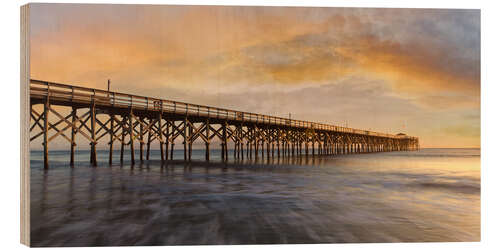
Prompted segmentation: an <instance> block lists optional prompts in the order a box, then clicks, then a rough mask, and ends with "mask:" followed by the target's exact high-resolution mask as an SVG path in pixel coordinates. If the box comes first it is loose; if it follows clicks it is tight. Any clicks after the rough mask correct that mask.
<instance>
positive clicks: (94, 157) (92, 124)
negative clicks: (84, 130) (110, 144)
mask: <svg viewBox="0 0 500 250" xmlns="http://www.w3.org/2000/svg"><path fill="white" fill-rule="evenodd" d="M95 116H96V113H95V102H94V100H92V102H91V104H90V129H91V133H90V134H91V138H92V141H91V142H90V163H91V164H92V166H94V167H96V166H97V150H96V144H97V142H96V140H95V130H96V121H95V119H96V117H95Z"/></svg>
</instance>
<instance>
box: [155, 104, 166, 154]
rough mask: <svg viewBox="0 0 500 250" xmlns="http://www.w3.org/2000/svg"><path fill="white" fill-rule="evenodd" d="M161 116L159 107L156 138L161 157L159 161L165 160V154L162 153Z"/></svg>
mask: <svg viewBox="0 0 500 250" xmlns="http://www.w3.org/2000/svg"><path fill="white" fill-rule="evenodd" d="M162 120H163V118H162V110H161V109H160V112H158V133H157V134H158V140H159V141H160V158H161V161H162V162H163V161H165V155H164V154H163V137H162V134H163V132H162V131H161V130H162V126H161V122H162Z"/></svg>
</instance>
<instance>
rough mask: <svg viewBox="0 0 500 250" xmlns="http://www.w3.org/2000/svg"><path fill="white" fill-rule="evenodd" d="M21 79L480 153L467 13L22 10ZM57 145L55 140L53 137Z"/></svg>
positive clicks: (473, 38)
mask: <svg viewBox="0 0 500 250" xmlns="http://www.w3.org/2000/svg"><path fill="white" fill-rule="evenodd" d="M30 15H31V16H30V18H31V19H30V22H31V27H30V28H31V30H30V32H31V34H30V36H31V37H30V39H31V48H30V53H31V62H30V63H31V69H30V70H31V78H32V79H39V80H46V81H53V82H61V83H69V84H73V85H78V86H86V87H92V88H100V89H105V88H106V87H107V79H111V90H112V91H117V92H125V93H131V94H136V95H144V96H152V97H158V98H163V99H170V100H176V101H184V102H190V103H195V104H203V105H211V106H216V107H222V108H230V109H236V110H241V111H249V112H254V113H261V114H267V115H275V116H281V117H288V115H289V114H291V117H292V118H293V119H299V120H308V121H315V122H322V123H328V124H335V125H343V126H345V125H346V124H347V126H349V127H353V128H358V129H368V130H372V131H377V132H385V133H393V134H396V133H400V132H402V133H406V134H408V135H412V136H417V137H419V139H420V145H421V147H480V80H481V79H480V11H479V10H463V9H462V10H458V9H382V8H317V7H316V8H305V7H237V6H179V5H178V6H174V5H92V4H86V5H82V4H33V5H31V13H30ZM63 142H64V141H63Z"/></svg>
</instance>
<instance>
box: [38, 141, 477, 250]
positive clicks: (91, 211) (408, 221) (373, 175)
mask: <svg viewBox="0 0 500 250" xmlns="http://www.w3.org/2000/svg"><path fill="white" fill-rule="evenodd" d="M31 154H32V155H31V159H32V160H31V165H32V168H31V237H32V242H31V243H32V245H33V246H108V245H177V244H273V243H334V242H422V241H479V240H480V192H481V186H480V150H479V149H422V150H420V151H412V152H388V153H376V154H361V155H345V156H323V157H316V158H311V157H309V158H308V159H306V158H305V157H302V158H293V159H280V161H279V162H278V160H277V159H274V160H273V161H267V160H264V161H257V162H255V161H253V160H251V161H246V162H239V163H230V164H227V165H225V164H221V163H220V160H218V159H217V156H218V155H219V153H218V152H217V151H213V152H212V155H213V157H212V158H213V162H212V163H210V164H206V163H203V162H196V161H193V162H191V163H181V162H175V163H174V162H170V163H168V164H165V165H163V166H162V165H161V164H160V162H159V161H157V160H154V161H150V162H149V164H142V165H141V164H139V163H136V164H135V166H134V167H133V168H132V167H131V166H130V164H129V163H128V162H125V163H124V164H123V165H119V164H117V165H113V166H111V167H110V166H108V165H107V164H106V162H107V152H105V151H103V152H98V156H99V157H100V158H99V167H96V168H92V167H89V166H88V161H89V154H88V151H79V152H78V154H77V156H76V157H77V161H78V162H77V166H75V167H74V168H71V167H69V166H68V164H67V163H68V161H69V154H68V152H64V151H59V152H51V155H50V160H51V169H50V170H48V171H44V170H43V169H42V166H43V161H42V154H41V152H37V151H32V153H31ZM175 154H176V155H175V157H176V158H178V159H180V158H182V157H181V156H182V154H183V153H182V152H181V151H176V152H175ZM118 155H119V154H118V152H117V153H115V156H118ZM229 155H232V153H231V152H230V153H229ZM126 156H128V155H127V154H126ZM152 158H153V159H159V152H158V151H153V154H152ZM203 158H204V151H202V150H201V151H196V150H195V151H194V152H193V159H203ZM137 159H139V158H138V157H136V161H137ZM115 162H117V163H118V162H119V161H118V158H116V159H115ZM137 162H138V161H137Z"/></svg>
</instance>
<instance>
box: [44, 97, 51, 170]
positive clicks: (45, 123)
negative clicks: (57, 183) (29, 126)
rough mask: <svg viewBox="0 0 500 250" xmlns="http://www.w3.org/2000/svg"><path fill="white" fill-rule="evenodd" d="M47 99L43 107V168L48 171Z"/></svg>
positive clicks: (48, 104) (48, 106)
mask: <svg viewBox="0 0 500 250" xmlns="http://www.w3.org/2000/svg"><path fill="white" fill-rule="evenodd" d="M49 108H50V103H49V97H47V99H46V100H45V103H44V105H43V168H44V169H49V140H48V132H49Z"/></svg>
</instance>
